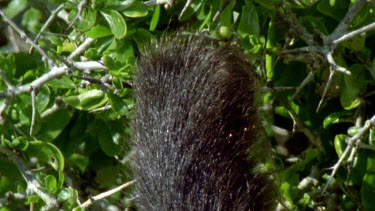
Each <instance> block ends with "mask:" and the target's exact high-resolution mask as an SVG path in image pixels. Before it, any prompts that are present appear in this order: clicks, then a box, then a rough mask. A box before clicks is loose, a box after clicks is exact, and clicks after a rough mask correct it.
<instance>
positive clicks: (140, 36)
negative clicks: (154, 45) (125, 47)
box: [133, 29, 155, 49]
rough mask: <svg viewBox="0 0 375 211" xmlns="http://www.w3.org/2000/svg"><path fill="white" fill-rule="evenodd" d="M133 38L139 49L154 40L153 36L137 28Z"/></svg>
mask: <svg viewBox="0 0 375 211" xmlns="http://www.w3.org/2000/svg"><path fill="white" fill-rule="evenodd" d="M133 38H134V41H135V42H136V43H137V46H138V48H139V49H142V48H143V47H144V46H145V45H149V44H150V43H151V41H152V40H155V37H154V36H153V35H152V34H151V33H150V32H149V31H147V30H144V29H138V30H137V31H136V32H135V33H134V35H133Z"/></svg>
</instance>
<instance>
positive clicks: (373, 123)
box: [322, 115, 375, 194]
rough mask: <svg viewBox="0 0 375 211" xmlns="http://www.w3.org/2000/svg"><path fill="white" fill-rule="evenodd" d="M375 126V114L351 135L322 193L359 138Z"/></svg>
mask: <svg viewBox="0 0 375 211" xmlns="http://www.w3.org/2000/svg"><path fill="white" fill-rule="evenodd" d="M374 126H375V115H374V116H373V117H372V118H371V119H370V120H367V121H366V122H365V125H364V126H363V127H362V128H361V129H359V131H358V133H357V134H356V135H354V136H353V137H351V138H350V139H349V140H348V141H347V143H348V145H347V146H346V148H345V151H344V152H343V153H342V155H341V157H340V159H339V160H338V161H337V163H336V164H335V165H334V166H333V167H332V169H333V170H332V172H331V175H330V177H329V179H328V181H327V184H326V186H325V187H324V188H323V191H322V194H323V193H324V192H325V191H326V190H327V187H328V185H329V183H330V182H331V181H332V179H333V177H334V176H335V174H336V172H337V170H338V169H339V168H340V166H341V165H342V162H343V161H344V159H346V157H347V156H348V155H349V152H351V150H352V148H353V147H354V145H355V144H357V142H359V140H360V139H361V138H362V137H363V136H364V135H365V134H366V133H368V132H369V130H370V129H371V128H372V127H374Z"/></svg>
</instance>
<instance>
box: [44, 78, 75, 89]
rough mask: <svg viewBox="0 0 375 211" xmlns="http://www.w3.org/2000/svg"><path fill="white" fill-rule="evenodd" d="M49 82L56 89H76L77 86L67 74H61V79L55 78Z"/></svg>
mask: <svg viewBox="0 0 375 211" xmlns="http://www.w3.org/2000/svg"><path fill="white" fill-rule="evenodd" d="M47 84H48V85H49V86H50V87H52V88H56V89H74V88H75V87H76V85H75V84H74V82H73V81H72V80H71V79H70V78H69V77H68V76H66V75H63V76H61V77H60V78H59V79H53V80H52V81H49V82H48V83H47Z"/></svg>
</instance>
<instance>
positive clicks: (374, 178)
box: [361, 156, 375, 211]
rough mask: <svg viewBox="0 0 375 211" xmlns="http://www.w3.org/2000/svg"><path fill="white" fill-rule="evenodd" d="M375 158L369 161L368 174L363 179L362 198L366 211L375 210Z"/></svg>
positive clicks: (370, 158)
mask: <svg viewBox="0 0 375 211" xmlns="http://www.w3.org/2000/svg"><path fill="white" fill-rule="evenodd" d="M374 195H375V158H374V157H373V156H371V157H369V158H368V159H367V172H366V174H365V177H364V178H363V182H362V187H361V198H362V204H363V207H364V208H365V209H364V210H368V211H370V210H375V200H374Z"/></svg>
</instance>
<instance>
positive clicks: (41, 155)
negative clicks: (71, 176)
mask: <svg viewBox="0 0 375 211" xmlns="http://www.w3.org/2000/svg"><path fill="white" fill-rule="evenodd" d="M25 154H27V155H28V157H37V158H38V159H39V161H43V162H46V163H48V164H50V165H51V166H52V167H53V168H54V169H55V170H56V171H63V170H64V155H63V154H62V153H61V152H60V150H59V148H57V147H56V146H55V145H53V144H52V143H49V142H44V141H32V142H30V144H29V147H28V148H27V150H26V151H25Z"/></svg>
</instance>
